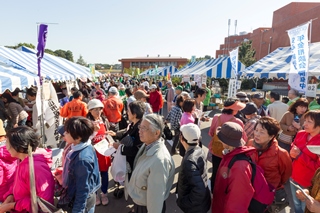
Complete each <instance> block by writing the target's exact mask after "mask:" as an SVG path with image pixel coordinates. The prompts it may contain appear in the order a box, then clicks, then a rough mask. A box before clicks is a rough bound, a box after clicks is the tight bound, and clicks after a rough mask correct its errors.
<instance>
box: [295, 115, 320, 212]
mask: <svg viewBox="0 0 320 213" xmlns="http://www.w3.org/2000/svg"><path fill="white" fill-rule="evenodd" d="M303 126H304V130H302V131H300V132H298V133H297V135H296V138H295V139H294V141H293V143H292V147H291V150H290V156H291V157H292V158H293V159H294V160H293V164H292V175H291V181H293V183H295V184H298V185H300V186H301V187H302V188H303V189H306V188H308V187H310V186H311V180H312V177H313V175H314V173H315V171H316V170H317V169H318V168H319V167H320V159H319V156H318V155H316V154H314V153H312V152H310V151H309V149H308V148H307V145H320V111H315V110H311V111H309V112H307V113H306V114H305V115H304V125H303ZM290 186H291V193H292V198H293V202H294V209H295V212H296V213H300V212H301V213H303V212H304V209H305V206H306V204H305V202H302V201H300V200H299V199H298V198H297V196H296V190H297V189H296V188H295V186H294V185H292V184H290Z"/></svg>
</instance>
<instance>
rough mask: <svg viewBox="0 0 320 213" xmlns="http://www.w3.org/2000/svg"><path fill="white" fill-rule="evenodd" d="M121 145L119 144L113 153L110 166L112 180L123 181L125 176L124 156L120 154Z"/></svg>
mask: <svg viewBox="0 0 320 213" xmlns="http://www.w3.org/2000/svg"><path fill="white" fill-rule="evenodd" d="M122 146H123V145H122V144H121V145H120V146H119V147H118V149H117V152H116V154H115V155H114V159H113V162H112V166H111V175H112V177H113V179H114V181H116V182H120V183H122V182H124V180H125V176H126V170H127V166H126V164H127V163H126V162H127V161H126V156H124V155H122V154H121V147H122Z"/></svg>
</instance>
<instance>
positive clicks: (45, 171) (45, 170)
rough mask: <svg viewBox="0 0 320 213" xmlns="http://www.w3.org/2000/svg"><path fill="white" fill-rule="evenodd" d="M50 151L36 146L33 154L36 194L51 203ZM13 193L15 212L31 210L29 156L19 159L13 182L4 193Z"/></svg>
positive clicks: (52, 185) (52, 186)
mask: <svg viewBox="0 0 320 213" xmlns="http://www.w3.org/2000/svg"><path fill="white" fill-rule="evenodd" d="M51 155H52V153H51V151H50V150H45V149H40V148H38V149H37V150H36V151H35V153H34V154H33V159H34V170H35V183H36V192H37V195H38V196H39V197H41V198H43V199H44V200H47V201H49V202H50V203H52V204H53V194H54V179H53V176H52V173H51V170H50V166H51V164H52V160H51ZM10 194H13V197H14V199H15V202H16V204H15V209H14V210H15V211H16V212H26V211H28V212H31V201H30V199H31V198H30V179H29V158H28V157H27V158H25V159H24V160H23V161H21V162H20V163H19V164H18V166H17V170H16V174H15V179H14V184H13V185H12V186H11V187H10V189H9V191H8V192H7V193H6V194H5V196H4V197H5V198H6V197H7V196H9V195H10Z"/></svg>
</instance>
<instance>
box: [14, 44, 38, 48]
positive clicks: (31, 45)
mask: <svg viewBox="0 0 320 213" xmlns="http://www.w3.org/2000/svg"><path fill="white" fill-rule="evenodd" d="M22 46H25V47H29V48H31V49H35V46H34V45H33V44H31V43H19V44H18V45H17V48H19V47H22ZM17 48H16V49H17Z"/></svg>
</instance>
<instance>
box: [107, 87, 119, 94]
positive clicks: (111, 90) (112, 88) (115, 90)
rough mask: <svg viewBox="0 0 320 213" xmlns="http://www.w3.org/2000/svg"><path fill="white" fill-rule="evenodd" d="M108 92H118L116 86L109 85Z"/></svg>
mask: <svg viewBox="0 0 320 213" xmlns="http://www.w3.org/2000/svg"><path fill="white" fill-rule="evenodd" d="M109 92H110V93H114V94H116V93H118V89H117V88H116V87H110V89H109Z"/></svg>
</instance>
